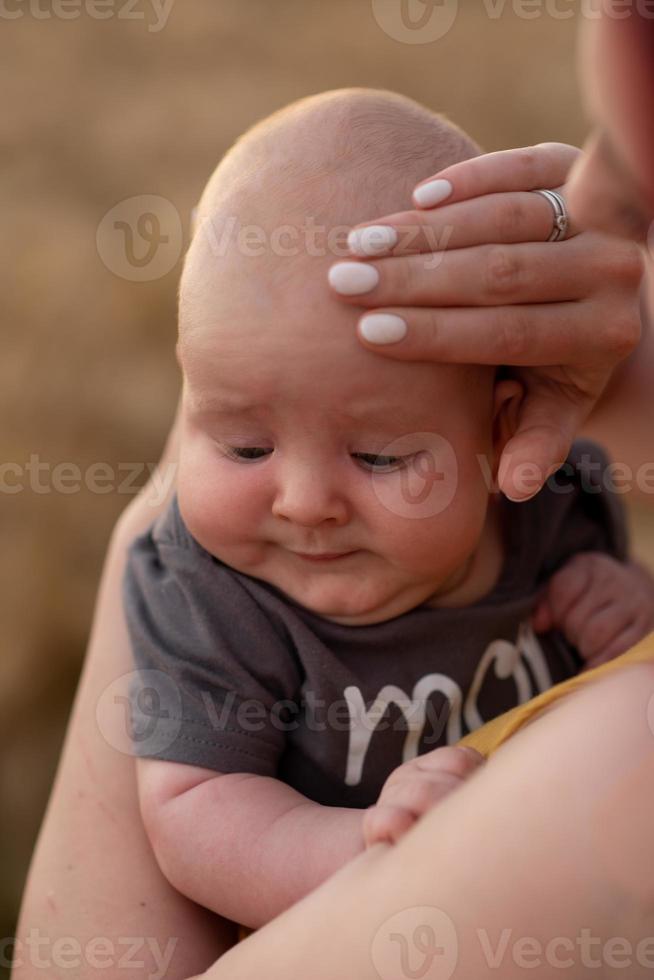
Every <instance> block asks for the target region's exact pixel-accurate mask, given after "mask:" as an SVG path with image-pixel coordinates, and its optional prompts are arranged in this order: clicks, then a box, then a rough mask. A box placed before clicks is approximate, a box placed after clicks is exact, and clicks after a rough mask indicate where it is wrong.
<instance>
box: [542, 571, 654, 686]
mask: <svg viewBox="0 0 654 980" xmlns="http://www.w3.org/2000/svg"><path fill="white" fill-rule="evenodd" d="M532 623H533V626H534V629H535V630H536V631H537V632H539V633H544V632H546V631H547V630H550V629H560V630H561V631H562V632H563V634H564V635H565V638H566V639H567V640H568V642H569V643H571V644H572V645H573V646H575V647H576V648H577V650H578V651H579V653H580V655H581V657H582V658H583V659H584V660H585V661H586V663H585V666H584V668H583V669H584V670H590V669H592V668H594V667H599V666H600V664H603V663H606V662H607V661H609V660H613V659H615V657H619V656H620V654H622V653H624V652H625V651H626V650H628V649H629V648H630V647H632V646H634V644H636V643H638V641H639V640H642V639H643V637H645V636H647V634H648V633H649V632H650V631H651V630H652V629H654V582H653V581H652V576H651V575H650V573H649V571H648V570H647V569H646V568H643V567H642V566H641V565H638V564H636V563H635V562H621V561H618V560H617V559H616V558H613V557H611V555H607V554H604V553H602V552H583V553H581V554H578V555H575V556H574V557H573V558H571V559H570V561H568V562H567V563H566V564H565V565H564V566H563V567H562V568H560V569H559V571H558V572H556V574H555V575H553V576H552V578H551V579H550V580H549V582H548V583H547V585H546V587H545V590H544V593H543V596H542V597H541V599H540V602H539V604H538V606H537V608H536V611H535V613H534V615H533V619H532Z"/></svg>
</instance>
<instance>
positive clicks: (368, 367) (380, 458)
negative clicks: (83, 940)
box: [124, 90, 652, 927]
mask: <svg viewBox="0 0 654 980" xmlns="http://www.w3.org/2000/svg"><path fill="white" fill-rule="evenodd" d="M478 152H479V151H478V149H477V147H476V146H475V145H474V143H472V141H471V140H470V139H469V138H468V137H467V136H465V135H464V134H463V133H462V132H461V131H460V130H458V129H457V128H456V127H454V126H452V125H451V124H449V123H447V122H445V121H443V120H442V119H441V118H440V117H438V116H436V115H435V114H433V113H432V112H431V111H429V110H427V109H425V108H423V107H421V106H419V105H417V104H415V103H413V102H411V101H410V100H408V99H405V98H402V97H400V96H396V95H393V94H391V93H386V92H374V91H363V90H353V91H343V92H335V93H327V94H324V95H321V96H317V97H313V98H310V99H306V100H303V101H302V102H300V103H297V104H294V105H293V106H291V107H289V108H288V109H286V110H284V111H282V112H280V113H277V114H276V115H274V116H272V117H271V118H270V119H268V120H266V121H264V123H262V124H259V125H258V126H256V127H255V128H254V129H253V130H251V131H250V132H249V133H247V134H246V135H245V136H244V137H243V138H242V139H241V140H240V141H239V142H238V143H237V144H236V146H235V147H233V148H232V150H231V151H230V152H229V153H228V154H227V156H226V157H225V159H224V160H223V161H222V162H221V164H220V166H219V167H218V169H217V170H216V172H215V173H214V175H213V177H212V178H211V180H210V182H209V184H208V186H207V188H206V190H205V192H204V195H203V197H202V201H201V203H200V207H199V217H198V229H197V232H196V234H195V236H194V239H193V242H192V244H191V247H190V249H189V252H188V256H187V259H186V263H185V267H184V271H183V275H182V281H181V287H180V316H179V343H178V348H177V351H178V358H179V362H180V365H181V368H182V372H183V378H184V388H183V416H182V425H183V427H182V440H181V453H180V462H179V471H178V482H177V495H176V498H175V499H174V500H173V502H172V504H171V506H170V507H169V509H168V510H167V511H166V512H165V513H164V514H163V515H162V516H161V517H160V518H159V519H158V520H157V521H156V522H155V524H154V526H153V527H152V528H150V530H149V531H148V532H147V533H146V534H144V535H142V536H141V537H140V538H138V539H137V540H136V541H135V542H134V544H133V545H132V548H131V550H130V554H129V560H128V565H127V570H126V578H125V588H124V598H125V610H126V616H127V622H128V627H129V631H130V637H131V641H132V645H133V650H134V656H135V661H136V665H137V668H138V670H137V680H135V681H134V683H133V684H132V689H131V701H132V711H133V717H132V721H133V737H134V746H135V753H136V755H137V756H138V759H137V767H138V780H139V794H140V802H141V812H142V815H143V820H144V824H145V827H146V830H147V833H148V835H149V837H150V840H151V842H152V846H153V849H154V852H155V855H156V857H157V860H158V861H159V864H160V866H161V868H162V870H163V872H164V874H165V875H166V876H167V877H168V879H169V880H170V881H171V883H172V884H173V885H174V886H175V887H176V888H177V889H179V890H180V891H181V892H183V893H184V894H186V895H187V896H189V897H190V898H191V899H193V900H194V901H196V902H198V903H199V904H201V905H204V906H206V907H208V908H210V909H213V910H214V911H215V912H217V913H220V914H221V915H224V916H226V917H227V918H229V919H233V920H234V921H237V922H241V923H244V924H246V925H249V926H253V927H257V926H260V925H261V924H263V923H265V922H267V921H268V920H269V919H271V918H273V917H274V916H275V915H277V914H278V913H280V912H281V911H282V910H283V909H285V908H287V907H288V906H289V905H291V904H293V903H294V902H296V901H297V900H298V899H300V898H301V897H302V896H303V895H305V894H306V893H307V892H309V891H311V890H312V889H313V888H314V887H316V886H317V885H318V884H320V882H322V881H323V880H325V878H327V877H328V876H329V875H330V874H332V873H333V872H334V871H336V870H337V869H338V868H339V867H341V866H342V865H343V864H345V863H346V862H347V861H348V860H350V859H351V858H352V857H354V856H355V855H356V854H358V853H359V852H360V851H362V850H363V849H364V848H365V846H366V845H369V844H370V843H372V842H374V841H375V840H379V839H383V838H384V837H386V838H387V839H391V840H393V839H396V838H397V836H398V835H399V833H401V832H402V831H403V829H406V826H407V825H410V823H411V822H412V820H413V819H415V816H416V815H418V814H420V813H421V812H424V810H425V809H426V808H427V807H428V806H430V805H433V804H434V802H436V801H437V800H438V799H440V798H441V797H442V796H443V795H444V794H445V793H446V792H447V791H448V790H449V789H451V788H453V787H454V786H456V785H457V783H458V782H460V781H461V780H462V779H464V778H465V777H466V776H467V775H468V774H469V773H470V772H472V771H473V770H474V769H475V767H476V766H477V765H478V764H479V758H480V757H478V756H476V754H475V753H473V752H472V751H471V750H467V749H463V748H455V747H454V746H455V743H456V742H457V741H458V740H459V739H460V738H461V737H462V736H463V735H465V734H466V733H467V732H469V731H472V730H474V729H475V728H477V727H479V726H480V725H482V724H483V723H484V722H485V721H486V720H488V719H490V718H492V717H495V716H497V715H498V714H500V713H502V712H503V711H505V710H508V709H509V708H511V707H513V706H515V705H516V704H520V703H522V702H525V701H527V700H529V699H530V698H532V697H533V696H535V695H537V694H538V693H540V692H541V691H543V690H546V689H547V688H549V687H551V686H552V685H553V684H555V683H557V682H559V681H562V680H565V679H566V678H568V677H571V676H573V675H574V674H576V673H577V672H578V671H579V670H580V668H581V667H582V666H583V665H584V660H592V659H593V658H595V659H597V658H598V657H601V656H602V655H604V656H605V657H606V656H609V655H610V656H614V655H617V653H620V652H622V650H624V649H626V647H627V646H629V645H630V643H631V642H634V637H633V636H632V635H631V634H629V633H628V632H623V630H626V629H628V628H631V629H632V631H633V625H634V623H637V630H639V632H638V635H637V636H636V637H635V639H638V638H640V636H641V635H644V634H645V633H646V632H647V630H648V628H649V627H650V625H651V624H650V616H651V613H650V609H651V605H652V603H651V599H652V589H651V584H650V582H649V579H648V578H647V577H646V576H645V574H644V573H643V572H642V570H640V569H638V568H637V567H636V566H634V565H631V564H630V563H628V562H627V560H626V559H627V555H626V545H625V533H624V524H623V517H622V514H621V512H620V510H619V508H618V506H617V503H616V497H615V494H613V495H612V494H610V493H608V492H606V490H605V489H604V481H603V479H602V477H603V473H604V470H605V467H606V465H607V463H606V460H605V459H604V457H603V455H602V453H601V452H600V450H599V449H598V448H597V447H595V446H593V445H592V444H583V443H580V444H577V445H576V446H575V447H574V449H573V452H572V454H571V456H570V459H569V460H568V462H567V464H566V466H564V467H563V468H562V469H561V470H560V471H559V472H558V473H557V474H556V475H555V477H554V478H552V479H551V480H550V481H549V483H548V485H547V486H546V487H545V488H544V489H543V490H542V491H541V492H540V493H539V494H538V495H537V496H536V497H534V498H533V499H532V500H531V501H529V502H528V503H522V504H514V503H512V502H511V501H509V500H507V499H506V498H502V497H500V496H499V494H498V493H497V492H496V490H495V488H494V476H495V473H496V470H497V465H498V461H499V458H500V455H501V452H502V449H503V447H504V445H505V444H506V442H507V440H508V439H509V438H510V437H511V435H512V433H513V431H514V428H515V422H516V417H517V414H518V411H519V408H520V402H521V399H522V396H523V392H522V387H521V385H520V383H519V382H518V381H517V380H515V379H512V378H511V377H510V376H509V374H508V373H507V372H496V371H495V369H493V368H489V367H485V366H482V367H478V366H469V365H462V366H456V365H437V364H427V363H406V362H401V361H393V360H389V359H387V358H383V357H379V356H377V355H375V354H374V353H371V352H370V351H368V350H366V349H364V348H363V347H362V346H361V345H360V344H359V342H358V341H357V339H356V337H355V329H354V327H355V323H356V320H357V315H358V314H357V311H356V310H354V309H352V308H351V307H348V306H346V305H343V304H341V303H340V302H338V301H337V299H336V298H335V297H334V296H333V295H332V294H331V292H330V289H329V286H328V284H327V270H328V269H329V267H330V265H331V264H332V263H333V262H334V261H335V259H337V258H339V257H341V258H342V257H344V251H343V248H342V245H343V241H344V238H345V235H346V232H347V229H348V228H350V227H351V226H352V224H353V223H356V222H357V221H364V220H366V219H368V218H370V216H371V215H373V214H375V213H388V212H390V211H393V210H400V209H401V208H403V207H405V206H406V202H407V201H408V200H409V198H410V192H411V189H412V188H413V187H414V186H415V184H416V183H417V182H418V181H419V180H421V179H424V178H426V177H428V176H430V175H432V174H433V173H435V172H436V171H438V170H439V169H441V168H443V167H445V166H447V165H450V164H453V163H455V162H457V161H459V160H463V159H466V158H468V157H470V156H473V155H476V154H477V153H478ZM430 258H431V259H432V260H433V256H430ZM433 274H434V275H438V274H439V272H438V268H437V267H434V271H433ZM627 597H628V599H629V602H630V603H631V605H630V606H629V609H637V610H638V611H639V613H638V614H639V615H640V611H641V610H642V618H641V619H638V617H637V616H636V615H635V613H634V614H633V615H632V613H631V612H628V613H627V614H626V615H625V613H624V612H623V611H621V610H622V609H623V607H624V608H627V603H626V599H627ZM538 604H540V607H539V612H538V617H539V619H540V625H541V626H544V627H545V628H546V630H547V631H546V632H544V633H542V634H540V635H537V633H536V632H535V630H534V626H535V625H536V626H537V624H536V623H535V621H532V615H533V613H534V609H535V608H536V606H537V605H538ZM421 762H423V763H424V764H423V765H422V766H421V765H420V763H421ZM426 773H428V778H426V777H425V774H426ZM367 808H372V809H367Z"/></svg>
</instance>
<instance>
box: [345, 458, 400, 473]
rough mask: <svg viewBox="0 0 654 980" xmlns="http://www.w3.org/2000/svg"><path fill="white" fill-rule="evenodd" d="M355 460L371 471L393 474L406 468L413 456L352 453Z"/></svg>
mask: <svg viewBox="0 0 654 980" xmlns="http://www.w3.org/2000/svg"><path fill="white" fill-rule="evenodd" d="M352 456H353V458H354V459H358V460H360V461H361V462H362V463H363V464H364V466H367V467H368V469H370V470H377V471H380V470H381V471H386V472H389V473H390V472H391V471H392V470H399V469H401V468H402V467H403V466H406V465H407V463H408V461H409V460H410V459H411V456H380V455H378V454H377V453H352Z"/></svg>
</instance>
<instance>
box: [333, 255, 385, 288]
mask: <svg viewBox="0 0 654 980" xmlns="http://www.w3.org/2000/svg"><path fill="white" fill-rule="evenodd" d="M378 282H379V273H378V272H377V270H376V269H375V267H374V266H372V265H366V263H365V262H337V263H336V265H333V266H332V267H331V269H330V270H329V284H330V286H331V287H332V289H335V290H336V292H337V293H341V295H342V296H356V295H358V294H359V293H369V292H370V290H371V289H374V288H375V286H376V285H377V283H378Z"/></svg>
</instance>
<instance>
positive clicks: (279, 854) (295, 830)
mask: <svg viewBox="0 0 654 980" xmlns="http://www.w3.org/2000/svg"><path fill="white" fill-rule="evenodd" d="M483 761H484V760H483V758H482V756H480V755H479V753H478V752H475V751H474V749H468V748H459V747H449V746H445V747H443V748H438V749H434V750H433V751H432V752H428V753H426V754H425V755H422V756H419V757H418V758H416V759H412V760H411V761H410V762H406V763H404V764H403V765H401V766H398V768H397V769H395V770H394V771H393V772H392V773H391V774H390V776H389V777H388V779H387V780H386V782H385V784H384V786H383V788H382V791H381V793H380V795H379V799H378V800H377V803H376V804H375V805H374V806H372V807H369V808H368V809H367V810H358V809H354V808H343V807H331V806H321V805H320V804H318V803H314V802H313V801H312V800H308V799H307V798H306V797H305V796H302V794H300V793H298V792H296V790H294V789H292V788H291V787H290V786H287V785H286V784H285V783H282V782H280V781H279V780H277V779H272V778H270V777H269V776H258V775H255V774H252V773H216V772H214V771H213V770H212V769H200V768H198V767H196V766H189V765H181V764H179V763H174V762H163V761H161V760H159V759H138V760H137V769H138V784H139V800H140V806H141V813H142V816H143V821H144V824H145V828H146V831H147V833H148V836H149V838H150V842H151V844H152V847H153V850H154V853H155V856H156V858H157V861H158V863H159V866H160V867H161V870H162V871H163V873H164V874H165V876H166V878H167V879H168V880H169V881H170V883H171V884H172V885H173V886H174V887H175V888H177V890H178V891H180V892H182V894H184V895H186V896H187V897H188V898H190V899H192V900H193V901H194V902H197V903H198V904H199V905H204V906H205V907H206V908H209V909H212V910H213V911H214V912H217V913H219V914H220V915H223V916H225V917H226V918H229V919H233V920H234V921H236V922H240V923H242V924H243V925H247V926H252V927H255V928H257V927H259V926H261V925H264V924H265V923H266V922H268V921H269V920H270V919H273V918H275V916H277V915H279V914H280V913H281V912H283V911H284V910H285V909H287V908H289V907H290V906H291V905H294V904H295V902H297V901H299V900H300V899H301V898H303V897H304V896H305V895H306V894H308V892H310V891H312V890H313V889H314V888H317V887H318V885H320V884H322V882H323V881H326V880H327V878H329V877H330V876H331V875H332V874H334V872H336V871H338V870H339V868H341V867H342V866H343V865H344V864H347V862H348V861H349V860H351V859H352V858H354V857H356V855H357V854H359V853H360V852H361V851H363V850H364V847H370V846H371V845H372V844H375V843H377V842H379V841H388V842H391V843H395V842H397V840H399V838H400V837H402V836H403V835H404V833H406V831H407V830H408V829H409V828H410V827H411V826H412V825H413V824H414V823H415V821H416V820H417V819H418V818H419V817H421V816H422V815H423V814H425V813H426V812H427V811H428V810H430V809H431V808H432V807H433V806H435V805H436V804H437V803H439V802H440V801H441V800H442V799H443V798H444V797H445V796H447V795H449V794H450V793H451V792H452V790H453V789H456V788H457V787H458V786H459V785H461V784H462V783H463V782H464V781H465V780H466V779H467V778H468V776H470V775H471V774H472V773H473V772H474V771H475V770H476V769H477V768H478V767H479V766H480V764H481V763H482V762H483Z"/></svg>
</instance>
